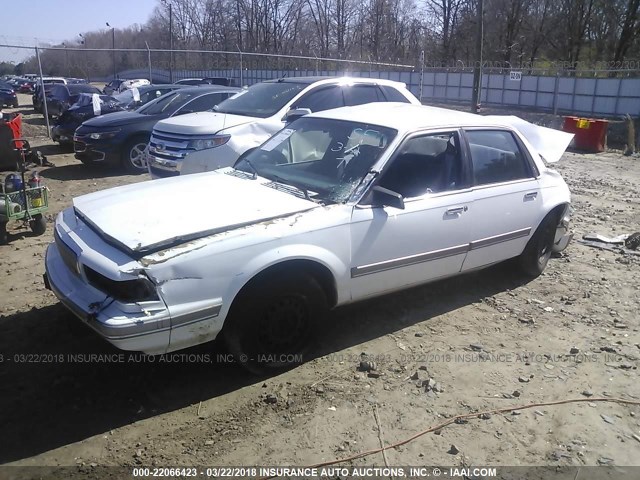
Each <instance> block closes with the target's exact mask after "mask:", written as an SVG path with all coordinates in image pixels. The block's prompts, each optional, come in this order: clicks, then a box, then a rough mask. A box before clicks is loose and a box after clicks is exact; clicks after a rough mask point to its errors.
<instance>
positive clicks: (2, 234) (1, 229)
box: [0, 221, 9, 245]
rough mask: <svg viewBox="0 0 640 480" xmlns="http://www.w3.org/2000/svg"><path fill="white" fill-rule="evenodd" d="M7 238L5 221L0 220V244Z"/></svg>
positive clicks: (5, 242)
mask: <svg viewBox="0 0 640 480" xmlns="http://www.w3.org/2000/svg"><path fill="white" fill-rule="evenodd" d="M8 241H9V239H8V238H7V222H5V221H0V245H6V244H7V242H8Z"/></svg>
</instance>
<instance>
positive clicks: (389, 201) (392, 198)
mask: <svg viewBox="0 0 640 480" xmlns="http://www.w3.org/2000/svg"><path fill="white" fill-rule="evenodd" d="M370 199H371V202H370V203H371V205H373V206H374V207H393V208H397V209H399V210H404V197H403V196H402V195H400V194H399V193H398V192H394V191H393V190H389V189H388V188H384V187H381V186H379V185H376V186H375V187H373V188H372V189H371V196H370Z"/></svg>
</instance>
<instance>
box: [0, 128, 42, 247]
mask: <svg viewBox="0 0 640 480" xmlns="http://www.w3.org/2000/svg"><path fill="white" fill-rule="evenodd" d="M11 142H12V144H13V146H14V147H15V150H17V151H18V152H19V160H18V162H17V166H18V170H19V172H18V173H10V174H8V175H7V176H6V177H5V178H4V181H2V183H1V184H0V244H5V243H7V240H8V236H7V223H8V222H9V221H11V220H18V221H22V222H23V224H24V226H25V227H26V226H27V225H28V226H29V228H31V231H32V232H33V233H34V234H36V235H42V234H43V233H44V232H45V230H46V228H47V222H46V219H45V218H44V216H43V214H44V212H46V211H47V209H48V208H49V197H48V190H47V187H46V186H44V185H43V184H42V181H41V179H40V177H39V175H38V173H37V172H33V173H31V174H30V175H29V177H28V178H27V177H26V175H25V173H26V168H25V157H26V155H27V153H28V152H29V151H30V146H29V142H28V141H26V140H24V139H21V138H14V139H12V140H11Z"/></svg>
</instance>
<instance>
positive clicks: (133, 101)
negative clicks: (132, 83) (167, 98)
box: [113, 84, 185, 110]
mask: <svg viewBox="0 0 640 480" xmlns="http://www.w3.org/2000/svg"><path fill="white" fill-rule="evenodd" d="M184 87H185V85H177V84H164V85H143V86H141V87H133V88H129V89H127V90H125V91H123V92H122V93H118V94H117V95H114V96H113V98H115V99H116V100H117V101H118V102H119V103H121V104H122V105H123V106H124V107H125V109H127V110H131V109H134V108H137V107H141V106H142V105H146V104H147V103H149V102H150V101H152V100H155V99H156V98H158V97H161V96H162V95H164V94H165V93H169V92H172V91H173V90H176V89H178V88H184Z"/></svg>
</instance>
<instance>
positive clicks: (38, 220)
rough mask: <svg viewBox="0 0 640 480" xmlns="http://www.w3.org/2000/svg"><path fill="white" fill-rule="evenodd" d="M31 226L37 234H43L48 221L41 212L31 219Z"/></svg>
mask: <svg viewBox="0 0 640 480" xmlns="http://www.w3.org/2000/svg"><path fill="white" fill-rule="evenodd" d="M29 227H30V228H31V231H32V232H33V233H35V234H36V235H42V234H43V233H44V232H45V231H46V230H47V221H46V220H45V219H44V217H43V216H42V214H41V213H37V214H35V215H34V216H33V218H32V219H31V220H29Z"/></svg>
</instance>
